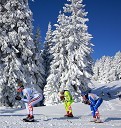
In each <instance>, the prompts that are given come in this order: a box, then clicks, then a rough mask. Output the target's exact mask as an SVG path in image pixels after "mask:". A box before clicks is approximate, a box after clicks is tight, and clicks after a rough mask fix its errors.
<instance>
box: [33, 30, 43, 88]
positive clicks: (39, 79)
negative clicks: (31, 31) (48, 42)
mask: <svg viewBox="0 0 121 128" xmlns="http://www.w3.org/2000/svg"><path fill="white" fill-rule="evenodd" d="M40 34H41V33H40V28H37V30H36V33H35V36H34V43H35V47H36V48H35V52H34V53H35V56H34V59H35V65H36V66H37V68H38V69H39V70H37V72H35V74H34V75H35V77H36V84H37V85H39V88H37V90H39V89H40V88H41V89H42V90H43V89H44V85H45V66H44V59H43V51H42V50H41V46H42V41H41V35H40ZM36 87H38V86H36Z"/></svg>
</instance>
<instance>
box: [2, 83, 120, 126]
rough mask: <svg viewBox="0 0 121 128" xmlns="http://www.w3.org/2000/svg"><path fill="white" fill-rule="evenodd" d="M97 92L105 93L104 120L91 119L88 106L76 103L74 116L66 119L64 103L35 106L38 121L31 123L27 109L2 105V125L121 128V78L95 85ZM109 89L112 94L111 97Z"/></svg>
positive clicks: (101, 108)
mask: <svg viewBox="0 0 121 128" xmlns="http://www.w3.org/2000/svg"><path fill="white" fill-rule="evenodd" d="M93 88H94V92H96V93H97V94H99V95H102V94H103V93H102V91H103V92H104V96H103V98H104V102H103V104H102V105H101V107H100V108H99V111H100V114H101V119H102V120H103V121H104V123H100V124H95V123H92V122H90V120H91V118H92V116H91V112H90V109H89V106H88V105H84V104H82V103H73V105H72V108H73V114H74V118H65V117H63V115H64V114H65V110H64V106H63V104H60V105H55V106H42V107H35V108H34V113H35V119H36V122H32V123H27V122H23V121H22V119H23V118H24V117H25V116H26V110H25V109H11V108H3V107H2V108H0V128H121V100H119V99H118V96H117V94H118V93H119V91H121V81H116V82H113V83H110V84H97V83H95V86H93ZM107 92H109V93H111V98H109V96H108V94H107Z"/></svg>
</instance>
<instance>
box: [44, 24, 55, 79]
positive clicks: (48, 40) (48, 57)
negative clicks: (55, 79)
mask: <svg viewBox="0 0 121 128" xmlns="http://www.w3.org/2000/svg"><path fill="white" fill-rule="evenodd" d="M52 38H53V31H52V26H51V23H50V22H49V24H48V30H47V33H46V37H45V42H44V60H45V72H46V77H47V76H48V75H49V71H50V63H51V61H52V59H53V55H52V53H51V48H52V47H53V42H52Z"/></svg>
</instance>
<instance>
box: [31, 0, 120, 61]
mask: <svg viewBox="0 0 121 128" xmlns="http://www.w3.org/2000/svg"><path fill="white" fill-rule="evenodd" d="M65 3H67V0H35V2H30V3H29V5H30V9H31V10H32V12H33V19H34V21H33V26H34V29H36V28H37V27H38V26H39V27H40V29H41V36H42V41H44V38H45V34H46V32H47V27H48V23H49V21H50V22H51V24H52V25H53V24H55V23H56V22H57V16H58V14H59V11H60V10H63V9H62V8H63V6H64V4H65ZM83 4H85V5H86V6H85V10H86V12H88V15H87V18H88V19H89V22H87V26H88V32H89V33H90V34H92V36H93V39H92V43H93V44H94V45H95V46H94V47H93V49H94V52H93V54H92V57H93V58H94V59H99V58H100V57H102V56H103V55H106V56H114V55H115V53H116V52H118V51H121V0H83Z"/></svg>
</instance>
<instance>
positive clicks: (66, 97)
mask: <svg viewBox="0 0 121 128" xmlns="http://www.w3.org/2000/svg"><path fill="white" fill-rule="evenodd" d="M59 96H60V99H61V100H62V101H63V102H64V106H65V110H66V115H64V116H67V117H73V114H72V107H71V104H72V103H73V101H74V100H73V99H72V95H71V93H70V92H69V91H68V90H62V91H60V93H59Z"/></svg>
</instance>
